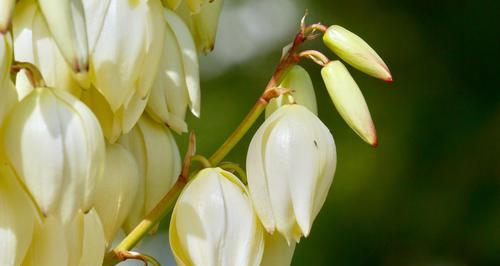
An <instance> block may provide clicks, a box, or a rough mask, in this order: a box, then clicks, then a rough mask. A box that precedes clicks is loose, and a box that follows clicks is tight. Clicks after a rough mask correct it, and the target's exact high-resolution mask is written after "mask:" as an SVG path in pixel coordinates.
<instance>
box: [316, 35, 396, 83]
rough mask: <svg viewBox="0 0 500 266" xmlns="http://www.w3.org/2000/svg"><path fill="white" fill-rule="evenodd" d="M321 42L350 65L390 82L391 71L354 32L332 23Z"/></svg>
mask: <svg viewBox="0 0 500 266" xmlns="http://www.w3.org/2000/svg"><path fill="white" fill-rule="evenodd" d="M323 42H324V43H325V45H326V46H328V48H330V50H332V51H333V52H334V53H335V54H337V55H338V56H339V57H340V58H342V59H343V60H344V61H346V62H347V63H348V64H350V65H351V66H353V67H355V68H357V69H358V70H360V71H362V72H364V73H366V74H368V75H370V76H373V77H376V78H379V79H382V80H385V81H388V82H392V76H391V72H390V71H389V68H388V67H387V65H386V64H385V63H384V61H383V60H382V58H380V56H379V55H378V54H377V53H376V52H375V50H373V49H372V48H371V47H370V46H369V45H368V44H367V43H366V42H365V41H364V40H363V39H361V38H360V37H358V36H357V35H356V34H354V33H352V32H350V31H348V30H346V29H344V28H342V27H341V26H338V25H333V26H330V27H329V28H328V30H327V31H326V33H325V35H323Z"/></svg>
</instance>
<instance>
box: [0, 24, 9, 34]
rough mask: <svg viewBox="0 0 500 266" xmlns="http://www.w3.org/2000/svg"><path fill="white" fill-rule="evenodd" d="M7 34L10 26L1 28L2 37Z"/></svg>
mask: <svg viewBox="0 0 500 266" xmlns="http://www.w3.org/2000/svg"><path fill="white" fill-rule="evenodd" d="M7 32H9V26H7V25H6V26H0V34H1V35H4V34H7Z"/></svg>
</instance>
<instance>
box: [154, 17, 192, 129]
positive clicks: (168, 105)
mask: <svg viewBox="0 0 500 266" xmlns="http://www.w3.org/2000/svg"><path fill="white" fill-rule="evenodd" d="M164 24H165V35H164V38H165V39H164V41H163V53H162V55H161V62H160V66H159V67H158V72H157V74H156V77H155V81H154V84H153V87H152V88H151V96H150V98H149V102H148V105H147V111H148V113H149V114H151V116H152V117H153V118H155V119H156V120H159V121H161V122H163V123H166V124H167V125H168V126H169V127H170V128H172V129H173V130H175V131H176V132H178V133H182V132H186V131H187V124H186V122H185V121H184V120H185V117H186V109H187V107H188V105H189V92H188V87H187V82H186V81H187V76H186V72H185V69H184V64H185V58H184V56H183V49H185V48H186V47H193V46H194V43H193V40H192V38H191V39H190V38H186V39H185V40H184V41H187V42H189V45H185V44H184V43H183V42H180V41H179V39H177V37H176V34H175V32H174V30H173V29H172V27H171V26H170V25H168V24H166V22H164ZM196 71H198V70H196Z"/></svg>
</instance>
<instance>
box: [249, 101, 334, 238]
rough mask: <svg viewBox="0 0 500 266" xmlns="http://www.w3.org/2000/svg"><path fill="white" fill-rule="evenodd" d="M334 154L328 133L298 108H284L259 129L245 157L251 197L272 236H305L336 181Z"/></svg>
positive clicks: (312, 115) (305, 109) (308, 113)
mask: <svg viewBox="0 0 500 266" xmlns="http://www.w3.org/2000/svg"><path fill="white" fill-rule="evenodd" d="M336 162H337V160H336V150H335V143H334V141H333V137H332V135H331V133H330V131H329V130H328V128H327V127H326V126H325V125H324V124H323V123H322V122H321V121H320V120H319V119H318V117H316V116H315V115H314V114H313V113H311V112H310V111H309V110H308V109H307V108H306V107H303V106H300V105H286V106H283V107H281V108H280V109H278V110H277V111H276V112H274V113H273V114H272V115H271V116H270V117H269V118H268V119H267V120H266V121H265V122H264V123H263V124H262V125H261V127H260V128H259V129H258V130H257V132H256V133H255V135H254V137H253V138H252V141H251V143H250V147H249V149H248V154H247V173H248V186H249V190H250V195H251V197H252V201H253V203H254V206H255V210H256V212H257V214H258V216H259V218H260V220H261V222H262V223H263V225H264V227H265V228H266V230H267V232H269V233H270V234H272V233H273V232H274V231H275V230H277V231H278V232H279V233H281V234H282V235H283V236H284V237H285V239H286V240H287V241H288V243H290V242H291V241H292V240H295V241H298V240H299V239H300V237H301V236H302V235H304V236H307V235H309V232H310V230H311V226H312V223H313V221H314V219H315V218H316V216H317V214H318V212H319V210H320V209H321V207H322V205H323V203H324V201H325V199H326V196H327V194H328V190H329V188H330V185H331V183H332V180H333V175H334V172H335V166H336Z"/></svg>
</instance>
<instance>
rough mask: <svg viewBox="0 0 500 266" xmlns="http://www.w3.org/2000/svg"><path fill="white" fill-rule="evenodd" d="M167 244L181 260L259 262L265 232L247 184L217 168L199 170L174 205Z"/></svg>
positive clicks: (190, 262) (185, 262)
mask: <svg viewBox="0 0 500 266" xmlns="http://www.w3.org/2000/svg"><path fill="white" fill-rule="evenodd" d="M170 246H171V248H172V251H173V253H174V255H175V259H176V261H177V263H178V264H179V265H207V266H209V265H212V266H215V265H220V266H224V265H228V266H229V265H242V266H244V265H259V263H260V260H261V257H262V252H263V248H264V243H263V232H262V227H261V225H260V224H259V222H258V219H257V217H256V216H255V213H254V211H253V208H252V203H251V201H250V198H249V196H248V193H247V190H246V188H245V186H244V185H243V184H242V183H241V182H240V181H239V180H238V179H237V178H236V177H235V176H234V175H232V174H231V173H229V172H226V171H223V170H221V169H220V168H207V169H204V170H202V171H200V172H199V173H198V174H197V176H196V177H195V178H194V179H193V181H191V182H190V183H189V184H188V185H187V187H186V188H185V189H184V191H183V192H182V194H181V195H180V197H179V199H178V200H177V203H176V205H175V207H174V211H173V214H172V218H171V221H170Z"/></svg>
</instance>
